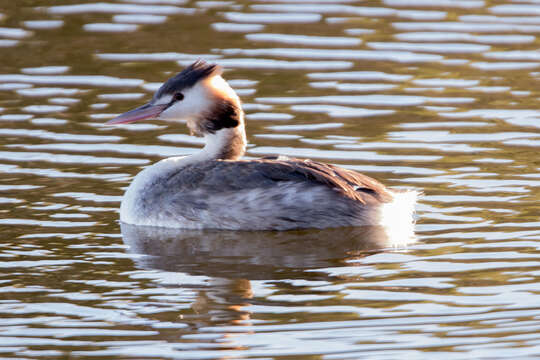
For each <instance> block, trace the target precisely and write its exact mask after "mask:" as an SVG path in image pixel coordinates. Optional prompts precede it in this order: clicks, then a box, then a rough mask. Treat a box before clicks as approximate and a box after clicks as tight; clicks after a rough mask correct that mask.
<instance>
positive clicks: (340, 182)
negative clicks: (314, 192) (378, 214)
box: [258, 158, 392, 203]
mask: <svg viewBox="0 0 540 360" xmlns="http://www.w3.org/2000/svg"><path fill="white" fill-rule="evenodd" d="M258 162H260V163H262V164H265V163H266V164H267V166H264V165H263V166H261V167H259V169H258V170H260V171H262V172H263V173H265V175H266V174H267V173H268V175H270V176H271V177H273V179H274V180H278V181H279V180H282V181H291V180H294V179H295V178H297V179H298V180H300V178H301V177H303V178H304V179H306V180H310V181H313V182H316V183H319V184H324V185H327V186H329V187H331V188H333V189H334V190H336V191H339V192H340V193H342V194H343V195H345V196H347V197H349V198H351V199H353V200H356V201H360V202H362V203H366V201H368V199H369V198H370V197H374V198H376V199H377V200H379V201H382V202H387V201H390V200H391V199H392V195H391V194H390V192H389V191H388V190H387V189H386V187H385V186H384V185H383V184H381V183H379V182H378V181H376V180H374V179H372V178H370V177H368V176H365V175H362V174H359V173H357V172H355V171H351V170H346V169H343V168H340V167H337V166H333V165H329V164H324V163H319V162H316V161H311V160H299V159H287V160H279V158H278V159H275V160H273V159H272V160H270V159H261V160H258ZM278 169H280V170H281V171H278V172H276V170H278ZM280 175H281V176H280ZM299 175H300V176H299Z"/></svg>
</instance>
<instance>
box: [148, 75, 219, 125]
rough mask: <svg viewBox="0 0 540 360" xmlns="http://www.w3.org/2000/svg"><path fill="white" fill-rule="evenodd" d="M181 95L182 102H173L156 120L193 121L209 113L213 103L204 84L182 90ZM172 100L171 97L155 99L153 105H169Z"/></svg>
mask: <svg viewBox="0 0 540 360" xmlns="http://www.w3.org/2000/svg"><path fill="white" fill-rule="evenodd" d="M182 95H184V98H183V99H182V100H179V101H175V102H174V104H173V105H171V106H169V107H168V108H167V109H165V110H164V111H163V112H162V113H161V114H159V117H158V118H159V119H161V120H167V121H182V120H184V121H188V122H189V121H195V120H196V119H198V118H200V117H201V116H202V115H203V114H204V113H205V112H206V111H209V110H210V109H211V108H212V103H213V102H214V100H213V98H212V96H211V94H209V92H208V89H207V88H206V86H205V84H204V82H199V83H197V84H195V86H193V87H191V88H189V89H185V90H183V91H182ZM172 99H173V95H165V96H162V97H161V98H159V99H157V101H156V102H155V104H156V105H159V104H169V103H170V102H171V100H172Z"/></svg>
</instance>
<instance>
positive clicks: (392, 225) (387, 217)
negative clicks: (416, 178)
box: [379, 190, 420, 245]
mask: <svg viewBox="0 0 540 360" xmlns="http://www.w3.org/2000/svg"><path fill="white" fill-rule="evenodd" d="M393 194H394V200H393V201H392V202H389V203H385V204H383V205H382V206H381V207H380V210H379V225H381V226H383V227H384V228H385V229H386V232H387V234H388V238H389V240H390V241H389V243H390V244H392V245H406V244H410V243H413V242H415V241H416V236H415V234H414V224H415V218H414V216H415V214H414V213H415V205H416V201H417V200H418V197H419V196H420V193H418V192H417V191H415V190H407V191H403V192H394V193H393Z"/></svg>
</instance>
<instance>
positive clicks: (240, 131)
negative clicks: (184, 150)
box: [192, 123, 246, 161]
mask: <svg viewBox="0 0 540 360" xmlns="http://www.w3.org/2000/svg"><path fill="white" fill-rule="evenodd" d="M204 138H205V140H206V145H205V146H204V148H202V149H201V150H200V151H199V152H198V153H196V154H194V155H192V156H193V157H196V158H197V160H199V159H200V160H201V161H202V160H212V159H220V160H237V159H239V158H241V157H242V155H244V153H245V152H246V132H245V130H244V124H243V123H240V124H239V125H238V126H236V127H233V128H223V129H221V130H218V131H216V132H215V133H214V134H206V135H205V137H204Z"/></svg>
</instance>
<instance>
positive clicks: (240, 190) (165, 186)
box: [139, 158, 392, 230]
mask: <svg viewBox="0 0 540 360" xmlns="http://www.w3.org/2000/svg"><path fill="white" fill-rule="evenodd" d="M391 200H392V195H391V193H390V192H388V191H387V190H386V188H385V187H384V185H382V184H380V183H379V182H377V181H376V180H374V179H371V178H370V177H367V176H365V175H361V174H359V173H356V172H354V171H350V170H346V169H343V168H339V167H336V166H333V165H329V164H324V163H319V162H315V161H310V160H298V159H286V160H282V159H281V158H276V159H268V158H267V159H260V160H251V161H242V160H240V161H227V160H207V161H204V162H200V163H194V164H188V165H186V166H184V167H182V168H181V169H179V170H175V171H172V172H170V173H167V174H162V176H161V177H160V178H159V179H156V181H154V182H152V184H150V185H149V186H147V188H145V189H144V190H143V192H142V194H141V197H140V199H139V206H140V208H139V211H140V212H141V214H145V213H146V214H145V215H143V216H147V217H158V218H156V219H153V222H156V223H168V222H174V221H178V219H179V218H181V221H182V222H184V223H185V222H186V221H187V222H192V223H193V227H195V228H196V227H198V226H202V227H204V228H212V227H213V226H214V227H216V228H225V229H258V230H269V229H277V230H287V229H293V228H310V227H315V228H327V227H336V226H355V225H356V226H357V225H365V224H369V223H371V222H372V221H370V220H371V219H367V218H366V217H369V216H371V215H370V212H368V211H367V209H368V208H370V207H374V206H376V205H378V204H380V203H383V202H388V201H391ZM156 208H159V209H160V211H159V212H156V211H155V209H156ZM145 209H148V211H146V210H145Z"/></svg>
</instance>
